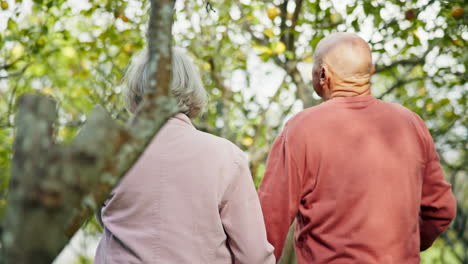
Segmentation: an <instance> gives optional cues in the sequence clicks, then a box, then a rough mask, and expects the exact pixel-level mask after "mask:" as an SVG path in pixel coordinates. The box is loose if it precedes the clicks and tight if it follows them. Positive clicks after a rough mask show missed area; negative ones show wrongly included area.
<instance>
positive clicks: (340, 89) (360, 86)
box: [330, 78, 371, 98]
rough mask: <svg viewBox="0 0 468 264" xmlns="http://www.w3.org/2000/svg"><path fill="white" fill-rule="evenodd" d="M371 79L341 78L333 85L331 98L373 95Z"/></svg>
mask: <svg viewBox="0 0 468 264" xmlns="http://www.w3.org/2000/svg"><path fill="white" fill-rule="evenodd" d="M370 88H371V87H370V80H369V79H367V78H366V79H353V80H340V81H337V82H335V83H334V85H333V86H332V87H331V94H330V98H336V97H354V96H365V95H371V89H370Z"/></svg>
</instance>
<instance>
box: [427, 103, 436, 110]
mask: <svg viewBox="0 0 468 264" xmlns="http://www.w3.org/2000/svg"><path fill="white" fill-rule="evenodd" d="M432 110H434V104H433V103H428V104H427V105H426V111H428V112H432Z"/></svg>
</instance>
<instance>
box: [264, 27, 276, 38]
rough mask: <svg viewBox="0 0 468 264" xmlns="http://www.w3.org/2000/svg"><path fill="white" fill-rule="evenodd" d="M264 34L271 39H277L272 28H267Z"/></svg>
mask: <svg viewBox="0 0 468 264" xmlns="http://www.w3.org/2000/svg"><path fill="white" fill-rule="evenodd" d="M263 34H265V36H267V37H269V38H274V37H275V33H274V32H273V29H272V28H267V29H265V30H264V31H263Z"/></svg>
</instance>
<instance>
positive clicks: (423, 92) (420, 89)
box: [418, 87, 427, 96]
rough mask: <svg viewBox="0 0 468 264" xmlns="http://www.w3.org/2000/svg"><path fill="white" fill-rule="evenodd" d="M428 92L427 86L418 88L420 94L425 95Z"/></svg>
mask: <svg viewBox="0 0 468 264" xmlns="http://www.w3.org/2000/svg"><path fill="white" fill-rule="evenodd" d="M426 92H427V90H426V88H425V87H421V88H419V90H418V93H419V96H425V95H426Z"/></svg>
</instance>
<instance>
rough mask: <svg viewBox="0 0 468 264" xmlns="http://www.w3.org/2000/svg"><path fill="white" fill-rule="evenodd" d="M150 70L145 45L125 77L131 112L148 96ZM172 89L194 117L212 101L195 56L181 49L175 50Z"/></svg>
mask: <svg viewBox="0 0 468 264" xmlns="http://www.w3.org/2000/svg"><path fill="white" fill-rule="evenodd" d="M148 71H149V56H148V50H147V49H145V50H143V51H141V52H140V53H139V54H138V55H136V56H135V57H134V58H133V59H132V62H131V64H130V66H129V67H128V70H127V72H126V74H125V77H124V81H125V83H126V91H125V104H126V107H127V110H128V111H130V112H131V113H135V111H136V109H137V108H138V105H139V104H140V103H141V101H142V100H143V98H144V89H145V88H146V87H148V84H149V81H150V80H151V76H150V75H149V74H148ZM170 93H171V95H172V96H174V97H175V98H176V100H177V103H178V107H179V109H180V112H181V113H184V114H186V115H187V116H188V117H190V118H195V117H197V116H199V115H200V114H202V113H203V112H204V110H205V108H206V104H207V102H208V94H207V92H206V90H205V88H204V87H203V83H202V81H201V79H200V74H199V72H198V70H197V68H196V67H195V65H194V64H193V62H192V60H191V59H190V58H189V57H188V56H187V55H185V54H184V53H183V52H182V51H180V50H178V49H173V50H172V82H171V86H170Z"/></svg>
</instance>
